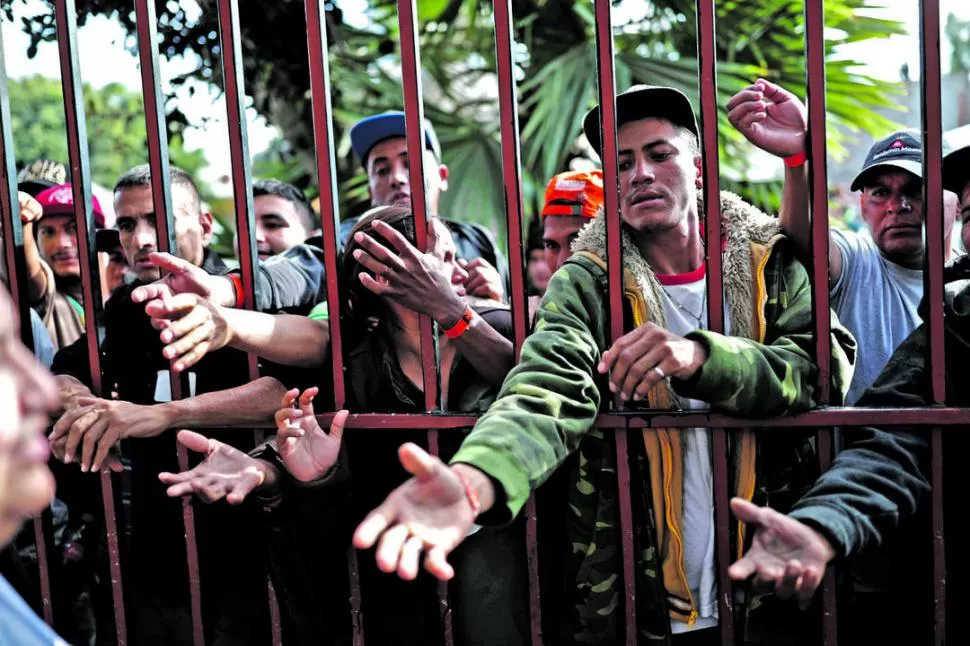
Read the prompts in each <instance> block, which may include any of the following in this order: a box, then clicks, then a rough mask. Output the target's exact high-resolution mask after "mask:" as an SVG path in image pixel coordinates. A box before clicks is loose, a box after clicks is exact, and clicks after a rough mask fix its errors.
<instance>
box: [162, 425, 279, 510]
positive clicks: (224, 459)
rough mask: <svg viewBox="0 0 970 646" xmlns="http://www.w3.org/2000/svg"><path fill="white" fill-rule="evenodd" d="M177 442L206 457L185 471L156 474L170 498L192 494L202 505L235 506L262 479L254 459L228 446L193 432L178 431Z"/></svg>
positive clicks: (259, 468) (262, 476)
mask: <svg viewBox="0 0 970 646" xmlns="http://www.w3.org/2000/svg"><path fill="white" fill-rule="evenodd" d="M178 442H179V444H181V445H182V446H184V447H185V448H187V449H189V450H190V451H194V452H196V453H203V454H205V458H204V459H203V460H202V462H201V463H199V464H198V465H197V466H196V467H195V468H193V469H190V470H188V471H183V472H182V473H166V472H163V473H159V474H158V479H159V480H161V481H162V482H163V483H164V484H167V485H169V487H168V491H167V493H168V495H169V496H171V497H173V498H177V497H179V496H186V495H189V494H193V493H194V494H195V495H196V496H198V497H199V498H200V499H202V500H204V501H205V502H216V501H217V500H222V499H223V498H225V499H226V502H228V503H229V504H230V505H238V504H239V503H241V502H242V501H243V500H245V499H246V496H248V495H249V494H250V493H252V491H253V490H254V489H256V487H258V486H259V485H261V484H262V483H263V480H264V479H265V474H264V473H263V470H262V468H261V467H260V463H259V461H258V460H257V459H255V458H253V457H251V456H249V455H247V454H245V453H243V452H242V451H240V450H239V449H236V448H233V447H231V446H229V445H228V444H223V443H222V442H220V441H218V440H213V439H209V438H207V437H205V436H204V435H200V434H199V433H195V432H193V431H179V434H178Z"/></svg>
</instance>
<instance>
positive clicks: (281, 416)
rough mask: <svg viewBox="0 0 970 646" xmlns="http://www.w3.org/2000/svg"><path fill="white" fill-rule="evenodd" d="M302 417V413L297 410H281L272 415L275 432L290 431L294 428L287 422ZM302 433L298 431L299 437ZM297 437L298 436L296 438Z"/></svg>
mask: <svg viewBox="0 0 970 646" xmlns="http://www.w3.org/2000/svg"><path fill="white" fill-rule="evenodd" d="M301 417H303V411H301V410H299V409H298V408H281V409H279V410H278V411H276V413H275V414H274V415H273V419H274V421H275V422H276V430H277V432H283V431H291V430H292V429H293V428H294V427H293V426H292V425H291V424H289V423H288V422H289V421H291V420H295V419H300V418H301ZM302 434H303V431H302V430H300V436H302ZM298 437H299V436H298Z"/></svg>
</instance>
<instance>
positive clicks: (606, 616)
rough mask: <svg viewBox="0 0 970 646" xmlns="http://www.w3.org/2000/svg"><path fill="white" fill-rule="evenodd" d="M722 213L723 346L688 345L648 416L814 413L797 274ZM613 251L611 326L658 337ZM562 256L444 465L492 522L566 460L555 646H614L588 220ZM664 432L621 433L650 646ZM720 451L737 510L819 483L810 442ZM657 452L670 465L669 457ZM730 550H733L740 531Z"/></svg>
mask: <svg viewBox="0 0 970 646" xmlns="http://www.w3.org/2000/svg"><path fill="white" fill-rule="evenodd" d="M721 211H722V218H723V224H724V228H725V235H726V239H727V243H726V245H725V248H724V251H723V253H722V258H723V266H724V289H725V301H726V303H727V305H728V307H729V308H730V310H731V321H732V334H733V335H736V336H730V337H728V336H724V335H721V334H715V333H711V332H707V331H696V332H693V333H691V334H690V335H688V337H689V338H693V339H696V340H697V341H699V342H701V343H703V344H704V345H705V346H706V348H707V350H708V359H707V361H706V362H705V364H704V366H703V367H702V369H701V371H700V372H699V373H698V374H697V375H695V377H694V378H692V379H691V380H690V381H688V382H675V383H674V384H672V387H671V386H668V385H667V384H666V383H664V385H662V386H658V388H656V389H655V392H654V393H651V397H649V398H648V402H649V405H651V406H653V407H660V406H659V405H660V404H662V405H664V407H671V406H673V407H676V406H677V403H678V401H679V398H681V397H684V398H690V399H697V400H701V401H706V402H709V403H710V405H711V406H712V408H713V409H716V410H718V411H720V412H725V413H729V414H736V415H739V416H749V417H755V416H757V417H765V416H772V415H781V414H786V413H794V412H798V411H803V410H806V409H808V408H810V407H811V406H812V405H813V394H814V391H815V382H816V378H817V370H816V368H815V365H814V364H813V362H812V359H811V355H812V348H813V342H812V322H811V295H810V286H809V281H808V274H807V272H806V271H805V269H804V267H803V266H802V265H801V264H799V263H798V262H797V261H796V260H795V259H794V256H793V253H792V250H791V248H790V245H789V243H788V241H787V239H786V238H784V236H782V235H780V233H779V228H778V225H777V220H775V219H774V218H770V217H769V216H767V215H765V214H763V213H761V212H760V211H758V210H757V209H755V208H754V207H751V206H750V205H748V204H746V203H744V202H743V201H742V200H741V199H740V198H738V197H737V196H734V195H731V194H729V193H724V194H722V199H721ZM701 212H703V211H701ZM623 245H624V254H623V256H624V258H623V261H624V262H623V264H624V292H625V295H626V302H625V305H626V312H625V319H626V321H625V329H627V330H630V329H632V328H633V327H634V326H635V325H639V324H641V323H642V322H644V321H647V320H650V321H654V322H656V323H657V324H659V325H664V324H665V317H664V310H663V307H662V306H661V305H660V302H661V301H660V300H659V298H660V297H659V295H658V294H659V285H658V284H657V280H656V277H655V276H654V274H653V272H652V271H651V270H650V268H649V266H648V265H647V263H646V261H645V260H644V259H643V257H642V256H641V255H640V254H639V252H638V251H637V249H636V247H635V246H634V245H633V243H632V239H630V238H629V236H627V235H626V234H624V241H623ZM573 251H574V252H577V253H575V254H574V256H573V257H572V258H571V259H570V260H569V261H567V262H566V263H565V264H564V265H563V267H562V268H561V269H560V270H559V271H558V272H557V273H556V274H555V275H554V276H553V277H552V279H551V280H550V282H549V285H548V288H547V291H546V294H545V296H544V298H543V300H542V303H541V304H540V306H539V312H538V319H537V322H536V326H535V331H534V333H533V334H532V335H531V336H530V337H529V338H528V339H527V340H526V342H525V344H524V346H523V349H522V354H521V359H520V363H519V365H518V366H516V367H515V368H514V369H513V371H512V372H511V373H510V374H509V376H508V377H507V378H506V381H505V383H504V385H503V387H502V391H501V392H500V394H499V398H498V399H497V400H496V402H495V404H494V405H493V406H492V407H491V408H490V409H489V411H488V413H487V414H486V415H484V416H483V417H482V418H481V419H480V420H479V422H478V424H477V425H476V426H475V429H474V430H473V431H472V433H471V434H470V435H469V436H468V438H466V440H465V442H464V443H463V445H462V448H461V449H460V450H459V452H458V453H457V454H456V455H455V456H454V458H453V460H452V462H463V463H467V464H471V465H473V466H475V467H477V468H479V469H481V470H482V471H484V472H486V473H488V474H489V475H490V476H491V477H492V478H494V480H495V481H496V482H497V483H498V484H499V485H500V488H501V490H502V494H504V496H500V499H502V498H503V497H504V504H502V505H497V506H496V507H495V508H493V509H492V510H490V511H489V512H488V514H486V515H483V517H482V522H486V523H487V522H492V523H501V522H506V521H508V520H509V519H511V518H513V517H514V516H515V515H516V514H518V513H519V511H520V510H521V509H522V507H523V505H524V504H525V502H526V500H527V498H528V496H529V494H530V493H531V492H532V491H533V490H534V489H536V488H537V487H538V486H539V485H540V484H542V483H543V482H544V481H545V480H546V479H547V478H548V477H549V476H550V475H551V474H552V473H553V472H554V471H556V469H557V468H558V467H559V466H560V465H561V464H563V462H565V461H566V459H567V457H568V456H570V455H571V454H573V453H576V454H577V459H575V460H574V461H571V462H570V466H571V467H572V468H571V469H570V473H569V474H568V477H567V480H568V487H567V491H566V493H565V495H566V496H567V498H568V510H569V511H568V512H567V513H568V515H569V518H568V519H567V521H566V527H567V531H566V533H567V540H568V541H569V543H570V546H571V554H570V556H569V557H567V562H566V563H565V571H566V575H565V576H566V577H567V583H566V587H567V588H568V590H567V594H566V596H567V599H565V600H564V605H565V609H564V616H563V619H562V621H561V622H560V625H561V636H562V640H563V642H564V643H583V644H607V643H609V644H612V643H618V639H620V636H621V635H622V634H623V630H622V617H623V604H624V599H623V595H622V593H621V590H622V588H623V586H622V576H623V575H622V563H621V559H620V553H619V550H620V531H619V505H618V502H617V496H618V491H617V481H616V480H617V479H616V453H615V444H614V439H613V434H609V433H604V432H603V431H601V430H599V429H594V428H592V426H593V423H594V421H595V418H596V415H597V414H598V413H599V412H601V411H603V410H606V409H607V407H608V406H609V405H610V399H611V398H610V397H609V396H608V393H609V390H608V388H607V386H606V382H605V379H603V378H602V376H600V375H599V374H598V373H597V371H596V365H597V363H598V362H599V359H600V356H601V354H602V352H604V351H605V350H606V349H607V348H608V347H609V345H610V343H609V328H608V320H609V319H608V316H609V313H608V309H609V307H608V295H607V289H606V285H607V279H606V271H605V269H604V263H603V260H602V259H603V257H604V256H605V222H604V221H603V219H602V218H600V219H597V220H595V221H594V222H592V223H591V224H590V225H588V226H587V227H586V228H585V229H584V230H583V232H582V233H581V234H580V236H579V237H578V238H577V240H576V242H575V243H574V245H573ZM745 312H749V313H750V316H746V315H745V314H744V313H745ZM832 327H833V338H832V352H833V356H832V366H831V371H832V386H833V388H832V392H833V399H834V400H835V403H839V401H840V398H841V397H843V396H844V393H845V390H846V388H847V387H848V384H849V381H850V380H851V377H852V364H853V361H854V357H855V341H854V339H852V337H851V335H850V334H849V333H848V332H847V331H846V330H845V329H844V328H842V327H841V325H840V324H839V323H838V319H837V318H836V317H835V316H834V314H833V317H832ZM601 393H607V396H601ZM510 429H515V432H510ZM664 431H665V429H653V430H648V431H646V432H644V433H643V435H642V436H641V435H640V434H632V433H631V434H630V435H629V444H630V446H629V448H630V456H631V458H630V474H631V495H632V500H633V501H634V505H633V514H634V541H635V550H634V554H635V558H636V565H635V575H636V581H635V585H636V590H637V594H636V606H637V607H636V610H637V623H638V625H637V634H638V638H639V639H640V640H644V641H648V642H649V643H658V644H662V643H669V641H670V622H669V618H668V617H669V616H671V615H673V616H676V613H672V612H671V610H672V608H671V606H670V604H669V599H668V597H669V596H670V593H671V590H670V587H671V584H672V583H675V582H674V581H670V580H668V578H667V571H666V570H667V568H665V563H664V562H665V561H669V558H668V554H666V552H667V551H668V550H669V549H670V548H669V541H666V540H658V536H659V535H666V534H670V533H671V532H670V531H669V529H670V528H668V527H658V523H657V520H656V518H657V515H656V514H655V511H656V510H655V509H654V507H655V504H656V501H657V500H658V498H662V497H663V496H662V494H658V492H656V491H655V489H656V485H657V483H658V479H657V477H658V475H657V473H658V472H657V469H658V466H657V465H656V464H653V463H654V462H656V461H657V460H658V459H659V457H658V456H657V455H651V454H652V453H654V451H655V450H656V446H657V441H656V439H657V438H658V437H663V435H662V433H663V432H664ZM755 437H757V441H755ZM731 439H732V442H731V451H732V456H733V460H732V465H733V467H734V468H733V469H732V471H733V473H732V478H733V481H734V483H735V486H736V488H737V489H736V490H737V492H738V493H739V494H742V495H745V496H746V497H747V498H749V499H750V498H754V499H755V500H756V501H757V502H759V503H762V504H769V503H770V504H771V505H772V506H775V507H781V508H786V507H787V506H789V505H790V504H792V503H793V502H794V501H795V500H796V499H797V498H798V495H799V494H800V493H801V492H802V491H804V490H807V488H808V486H809V485H810V484H811V483H812V482H813V481H814V479H815V477H816V476H817V465H816V460H815V454H814V448H813V444H812V442H811V436H810V435H809V434H802V433H797V432H796V433H793V432H791V431H784V432H781V433H772V432H771V430H770V429H766V430H765V431H762V432H759V433H757V435H755V434H753V433H751V432H735V433H732V434H731ZM661 443H663V440H661ZM664 446H667V448H669V445H666V444H664ZM675 453H676V451H675ZM664 455H666V456H667V457H670V453H669V451H668V452H667V453H665V454H664ZM672 462H674V463H675V464H674V466H669V465H667V464H664V465H662V466H661V467H660V468H661V469H662V470H663V473H662V474H661V476H660V477H661V478H662V477H663V476H665V475H667V476H669V474H670V471H671V469H673V470H676V462H677V460H673V461H672ZM681 475H682V474H681ZM666 480H668V481H669V480H670V478H669V477H668V478H666ZM661 481H663V482H665V480H661ZM652 485H653V486H652ZM661 486H663V485H661ZM679 515H680V514H679V513H674V514H669V513H668V514H667V516H668V517H669V516H676V517H678V518H679ZM660 517H661V518H663V515H661V516H660ZM736 538H737V540H738V541H741V540H743V538H742V537H741V534H740V532H738V535H737V536H736ZM736 544H737V543H736ZM736 549H737V548H736ZM665 582H666V584H667V585H665ZM685 614H686V613H685ZM685 620H687V618H686V617H685Z"/></svg>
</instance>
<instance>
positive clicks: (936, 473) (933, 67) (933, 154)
mask: <svg viewBox="0 0 970 646" xmlns="http://www.w3.org/2000/svg"><path fill="white" fill-rule="evenodd" d="M920 8H921V9H922V11H921V12H920V45H921V47H920V89H921V93H922V96H921V100H922V123H923V208H924V213H925V217H926V253H925V254H924V271H925V276H924V278H925V281H926V282H925V285H926V286H925V290H924V295H925V296H924V298H925V300H926V302H928V303H929V304H930V307H929V308H928V315H927V318H926V325H927V328H928V331H929V339H930V347H929V366H930V384H931V387H932V393H933V402H934V403H936V404H942V403H944V400H945V398H946V360H945V356H944V353H945V351H946V349H945V347H944V339H945V336H944V335H945V328H944V325H945V324H944V321H943V262H944V261H945V258H946V253H945V252H946V250H945V249H944V248H943V240H944V238H943V178H942V172H941V168H940V163H941V161H942V159H943V130H942V96H941V79H940V2H939V0H922V2H921V3H920ZM930 447H931V451H932V453H931V461H932V476H931V478H932V492H931V506H932V521H931V522H932V531H933V578H934V586H933V588H934V600H933V601H934V608H933V610H934V615H933V617H934V640H935V643H936V644H937V645H942V644H944V643H945V642H946V545H945V542H944V534H943V496H944V494H945V492H944V491H943V437H942V434H941V430H940V429H939V428H934V429H933V430H932V435H931V441H930Z"/></svg>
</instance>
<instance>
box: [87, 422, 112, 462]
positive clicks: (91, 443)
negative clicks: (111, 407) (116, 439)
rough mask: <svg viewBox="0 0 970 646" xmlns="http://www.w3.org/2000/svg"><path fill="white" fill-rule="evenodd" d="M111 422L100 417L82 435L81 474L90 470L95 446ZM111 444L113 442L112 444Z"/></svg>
mask: <svg viewBox="0 0 970 646" xmlns="http://www.w3.org/2000/svg"><path fill="white" fill-rule="evenodd" d="M110 423H111V421H110V420H109V419H108V418H107V416H105V415H100V416H99V417H98V420H97V421H96V422H94V424H92V425H91V426H90V427H89V428H88V430H87V431H86V432H85V433H84V437H83V439H82V441H81V472H82V473H87V472H88V471H89V470H90V469H91V461H92V459H93V458H94V452H95V446H96V445H97V443H98V442H99V441H100V440H101V436H102V435H104V434H105V431H107V430H108V426H109V425H110ZM112 444H113V442H112Z"/></svg>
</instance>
